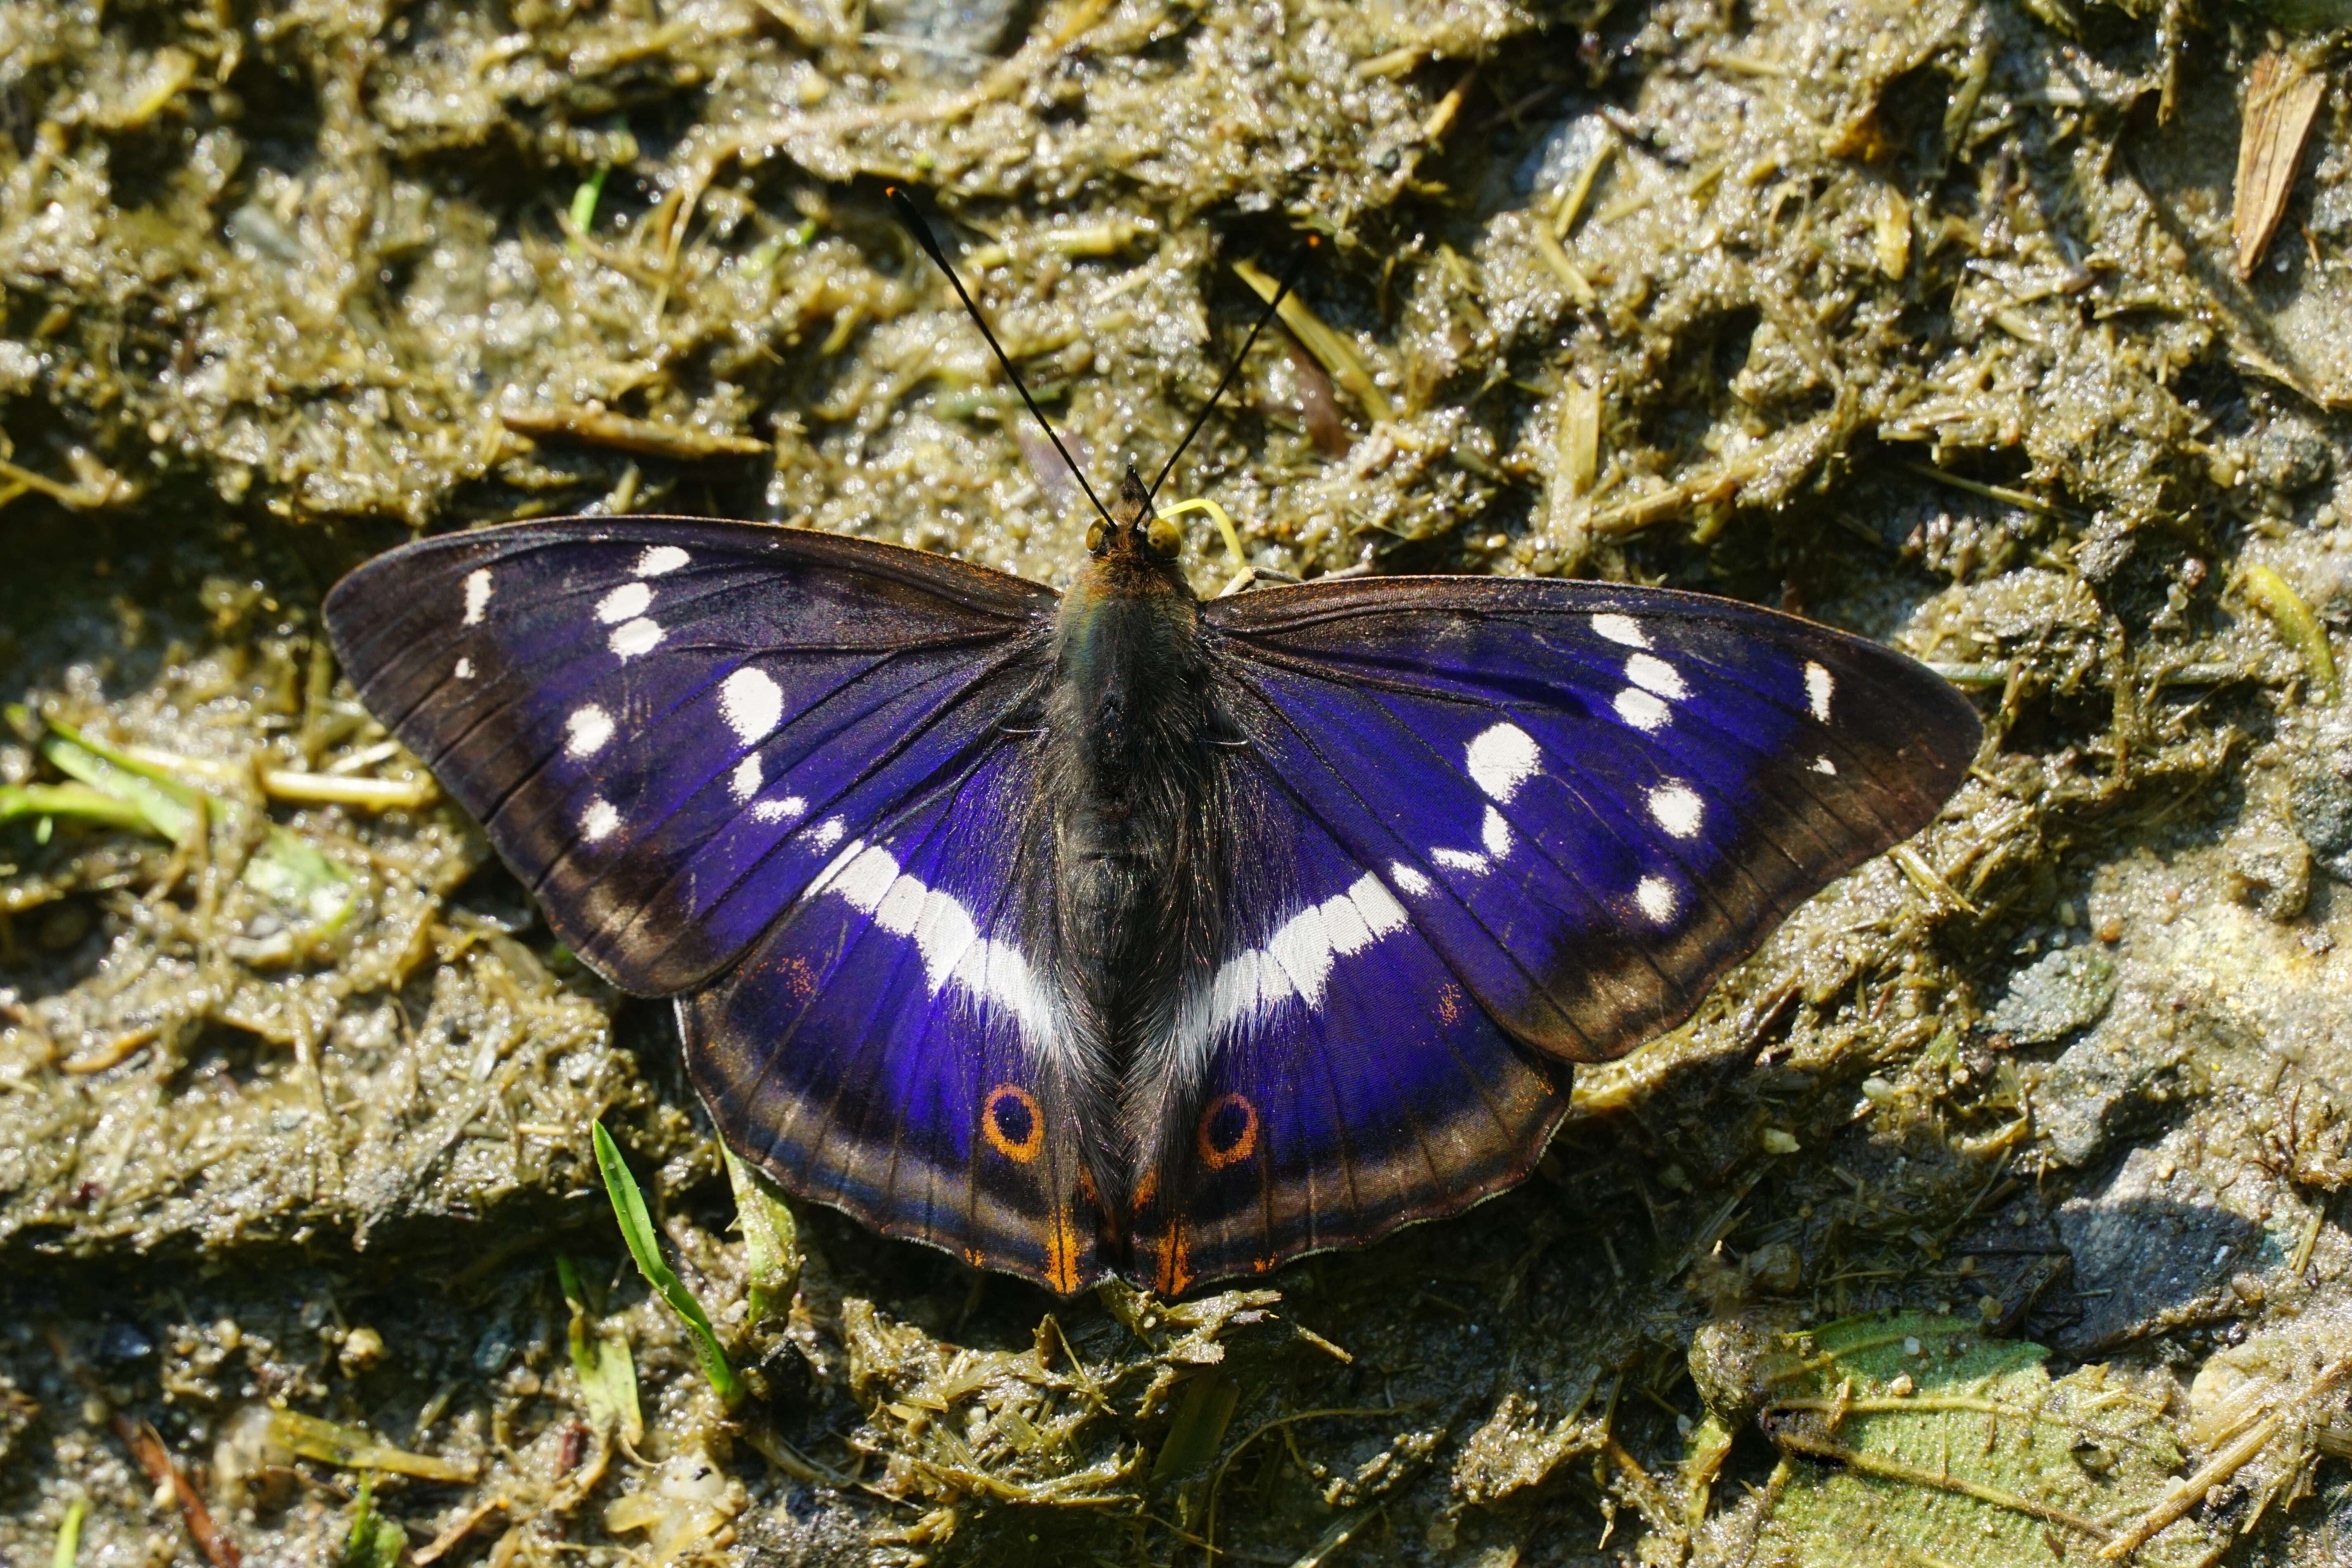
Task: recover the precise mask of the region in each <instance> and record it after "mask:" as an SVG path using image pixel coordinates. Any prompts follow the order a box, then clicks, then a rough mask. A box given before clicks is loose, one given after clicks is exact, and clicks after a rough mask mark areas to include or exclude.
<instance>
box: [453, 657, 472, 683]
mask: <svg viewBox="0 0 2352 1568" xmlns="http://www.w3.org/2000/svg"><path fill="white" fill-rule="evenodd" d="M449 673H450V674H452V675H454V676H456V677H457V679H460V680H471V679H474V661H473V660H472V659H470V658H461V659H459V660H458V661H457V668H455V669H453V670H451V671H450V672H449Z"/></svg>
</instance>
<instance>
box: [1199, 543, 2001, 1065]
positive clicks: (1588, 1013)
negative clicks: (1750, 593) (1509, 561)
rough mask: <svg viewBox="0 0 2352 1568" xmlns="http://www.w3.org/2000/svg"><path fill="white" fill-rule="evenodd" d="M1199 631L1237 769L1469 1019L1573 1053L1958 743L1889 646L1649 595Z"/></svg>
mask: <svg viewBox="0 0 2352 1568" xmlns="http://www.w3.org/2000/svg"><path fill="white" fill-rule="evenodd" d="M1207 616H1208V618H1209V621H1210V623H1211V624H1212V625H1213V626H1215V627H1216V628H1217V629H1218V631H1219V632H1220V633H1221V634H1222V636H1221V638H1220V641H1221V646H1222V647H1223V650H1224V652H1225V653H1226V654H1227V655H1228V656H1229V659H1228V662H1229V665H1230V668H1231V669H1232V671H1233V689H1232V691H1231V693H1230V694H1229V698H1228V700H1229V702H1230V703H1231V706H1232V708H1233V713H1234V721H1236V722H1237V723H1238V724H1239V725H1240V727H1241V729H1242V731H1244V733H1245V734H1246V735H1247V736H1248V738H1249V741H1250V744H1251V747H1252V749H1253V752H1255V756H1256V758H1257V759H1258V760H1259V761H1260V763H1262V765H1263V766H1264V767H1265V768H1266V769H1267V770H1268V771H1269V772H1270V773H1273V774H1274V775H1276V776H1277V777H1279V778H1280V780H1281V781H1282V783H1283V784H1284V786H1285V787H1286V789H1288V790H1289V791H1290V792H1292V793H1293V795H1295V796H1296V798H1297V800H1298V802H1299V803H1300V805H1301V807H1302V809H1304V810H1306V811H1307V812H1308V813H1310V814H1311V815H1312V816H1313V817H1314V819H1315V820H1316V821H1317V822H1318V823H1319V824H1320V825H1321V826H1322V827H1323V828H1324V829H1325V830H1326V831H1327V832H1328V834H1329V835H1330V837H1332V839H1333V840H1334V841H1336V842H1337V843H1338V844H1339V845H1340V846H1342V847H1344V848H1345V849H1346V850H1347V852H1348V853H1349V856H1350V857H1352V858H1353V860H1354V861H1355V863H1356V864H1358V865H1360V866H1361V867H1362V868H1364V869H1365V870H1366V871H1367V872H1369V873H1370V874H1371V875H1373V876H1375V877H1377V878H1378V879H1379V881H1380V885H1381V887H1382V888H1383V889H1385V890H1386V891H1387V893H1388V895H1389V896H1390V897H1391V898H1392V899H1393V900H1395V901H1396V903H1397V904H1398V905H1399V906H1400V907H1401V908H1402V910H1404V911H1405V913H1406V915H1407V917H1408V918H1409V919H1410V920H1411V921H1412V926H1413V928H1414V930H1415V931H1417V932H1418V933H1420V935H1421V936H1423V938H1425V939H1426V940H1427V942H1429V944H1430V946H1431V947H1432V948H1433V950H1434V952H1436V954H1437V955H1438V957H1439V958H1440V959H1441V960H1442V961H1443V963H1444V967H1445V970H1446V972H1447V973H1449V974H1450V975H1451V976H1452V977H1453V979H1454V981H1455V982H1456V983H1458V984H1460V985H1461V986H1462V987H1463V988H1464V989H1465V991H1467V992H1468V994H1470V995H1471V996H1472V997H1473V998H1475V1001H1476V1002H1477V1004H1478V1005H1479V1006H1480V1007H1481V1008H1483V1009H1484V1010H1485V1011H1486V1014H1487V1015H1488V1016H1491V1017H1492V1018H1493V1019H1494V1020H1495V1021H1496V1023H1497V1024H1499V1025H1501V1026H1502V1027H1503V1028H1504V1029H1505V1030H1507V1032H1508V1033H1509V1034H1511V1035H1512V1036H1513V1037H1516V1038H1517V1039H1519V1040H1521V1041H1523V1042H1526V1043H1527V1044H1528V1045H1530V1046H1533V1047H1536V1048H1538V1050H1541V1051H1543V1052H1545V1053H1547V1054H1549V1055H1551V1056H1555V1057H1559V1058H1566V1059H1571V1060H1581V1061H1592V1060H1599V1059H1602V1058H1609V1057H1614V1056H1618V1055H1621V1054H1622V1053H1623V1052H1624V1051H1626V1050H1629V1049H1631V1048H1632V1047H1634V1046H1636V1045H1638V1044H1640V1043H1641V1042H1642V1041H1643V1040H1644V1039H1647V1038H1648V1037H1651V1036H1653V1035H1654V1034H1656V1033H1657V1032H1659V1031H1660V1030H1662V1029H1664V1028H1666V1027H1668V1026H1671V1025H1673V1024H1674V1023H1675V1022H1677V1021H1678V1020H1680V1019H1681V1018H1682V1017H1684V1016H1685V1015H1686V1014H1688V1013H1689V1011H1690V1010H1691V1008H1692V1007H1693V1006H1695V1005H1696V1004H1697V1002H1698V1000H1699V998H1700V997H1701V996H1702V995H1703V994H1705V992H1706V987H1707V986H1708V984H1711V983H1712V982H1713V981H1714V979H1715V978H1716V977H1717V975H1718V974H1720V973H1722V972H1723V971H1724V970H1725V969H1726V968H1727V967H1728V966H1729V965H1731V964H1732V963H1736V962H1737V961H1738V959H1740V958H1741V957H1743V956H1745V955H1746V954H1747V953H1748V952H1750V951H1752V950H1753V949H1754V948H1755V946H1756V945H1757V943H1758V942H1761V941H1762V940H1763V939H1764V937H1765V936H1766V935H1767V934H1769V932H1770V931H1772V930H1773V928H1774V927H1775V926H1777V925H1779V924H1780V921H1782V920H1784V919H1786V918H1787V916H1788V915H1789V914H1790V911H1792V910H1795V909H1796V907H1797V906H1798V905H1799V904H1800V903H1801V902H1802V901H1804V900H1806V899H1807V898H1809V897H1810V896H1811V895H1812V894H1813V893H1814V892H1815V891H1817V890H1818V889H1821V888H1822V886H1823V885H1824V884H1825V883H1827V882H1828V881H1830V880H1831V879H1832V878H1835V877H1837V876H1839V875H1841V874H1843V872H1845V871H1847V870H1849V869H1851V868H1853V867H1854V866H1855V865H1857V864H1859V863H1860V862H1862V861H1863V860H1864V859H1866V858H1869V857H1871V856H1873V855H1875V854H1877V853H1879V852H1880V851H1882V850H1884V849H1885V848H1887V847H1890V846H1892V845H1895V844H1896V843H1899V842H1901V841H1902V840H1903V839H1905V838H1906V837H1910V836H1911V835H1912V834H1914V833H1916V832H1917V831H1918V830H1919V829H1920V828H1921V827H1922V826H1926V825H1927V822H1928V821H1929V820H1930V819H1931V818H1932V817H1933V816H1935V814H1936V812H1937V810H1938V809H1939V808H1940V807H1941V805H1943V803H1944V801H1945V800H1946V799H1947V798H1948V796H1949V795H1951V793H1952V791H1953V790H1954V789H1955V788H1957V787H1958V784H1959V781H1960V778H1961V776H1962V774H1963V773H1964V772H1965V770H1966V769H1967V767H1968V765H1969V762H1970V760H1971V759H1972V758H1973V757H1974V755H1975V752H1976V748H1977V744H1978V741H1979V725H1978V722H1977V719H1976V716H1975V714H1974V712H1973V711H1972V710H1970V709H1969V706H1968V704H1967V703H1966V701H1965V700H1963V699H1962V698H1961V697H1960V696H1959V695H1958V693H1957V692H1955V691H1954V690H1953V689H1951V688H1950V687H1949V686H1948V685H1946V684H1945V683H1944V682H1943V681H1941V680H1939V679H1937V678H1936V677H1935V676H1934V675H1933V674H1931V673H1930V672H1929V671H1927V669H1925V668H1922V667H1921V666H1919V665H1918V664H1916V663H1915V662H1913V661H1912V660H1910V659H1908V658H1904V657H1903V656H1902V655H1900V654H1897V653H1895V652H1894V651H1892V650H1890V649H1888V648H1885V647H1880V646H1879V645H1877V644H1874V643H1871V642H1867V641H1864V640H1863V639H1861V638H1858V637H1849V636H1846V635H1844V634H1843V633H1839V632H1835V631H1832V630H1830V629H1829V628H1827V627H1824V626H1816V625H1814V624H1812V623H1811V622H1808V621H1801V620H1799V619H1796V618H1795V617H1793V616H1783V615H1779V614H1775V613H1773V612H1771V611H1768V610H1761V609H1757V608H1754V607H1752V606H1749V605H1739V604H1735V603H1731V602H1727V601H1725V600H1720V599H1714V598H1707V597H1704V596H1701V595H1690V594H1682V593H1676V592H1674V591H1672V590H1667V589H1657V588H1635V587H1624V586H1619V585H1612V584H1592V583H1562V582H1525V581H1509V580H1503V579H1485V578H1466V577H1465V578H1420V579H1412V578H1391V579H1381V580H1362V581H1356V582H1349V583H1344V584H1329V585H1328V586H1327V585H1320V584H1309V585H1307V586H1304V587H1297V588H1285V589H1274V590H1268V591H1263V592H1258V593H1253V594H1244V595H1237V596H1235V597H1234V598H1230V599H1223V600H1219V601H1217V602H1215V603H1214V604H1213V605H1210V606H1209V607H1208V610H1207ZM1436 1005H1437V1004H1436V1000H1435V998H1434V997H1433V998H1431V999H1430V1000H1429V1001H1428V1002H1426V1003H1424V1004H1423V1008H1424V1010H1427V1009H1429V1008H1433V1007H1434V1006H1436Z"/></svg>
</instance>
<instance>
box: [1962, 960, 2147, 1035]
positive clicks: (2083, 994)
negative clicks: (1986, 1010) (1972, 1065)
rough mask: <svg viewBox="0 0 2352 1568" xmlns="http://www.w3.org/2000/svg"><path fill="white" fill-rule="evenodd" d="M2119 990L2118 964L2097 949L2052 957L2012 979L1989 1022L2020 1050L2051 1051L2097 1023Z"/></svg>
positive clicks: (1993, 1010) (1987, 1020)
mask: <svg viewBox="0 0 2352 1568" xmlns="http://www.w3.org/2000/svg"><path fill="white" fill-rule="evenodd" d="M2115 996H2116V965H2115V961H2114V960H2113V959H2111V958H2109V957H2108V956H2107V955H2106V954H2105V953H2104V952H2099V951H2098V950H2097V949H2096V948H2070V949H2066V950H2063V951H2061V952H2053V953H2051V954H2050V955H2048V956H2047V957H2045V958H2043V959H2042V960H2041V961H2040V962H2039V963H2033V964H2030V965H2028V966H2027V967H2026V968H2024V969H2021V970H2020V971H2018V973H2015V974H2013V975H2011V977H2010V981H2009V990H2008V993H2007V994H2005V995H2003V996H2002V997H2001V999H2000V1002H1999V1003H1997V1004H1996V1005H1994V1007H1993V1009H1992V1011H1991V1012H1990V1014H1989V1015H1987V1016H1986V1019H1985V1022H1986V1023H1987V1024H1988V1025H1990V1026H1991V1028H1992V1029H1993V1030H1994V1031H1995V1032H1996V1033H1999V1034H2004V1035H2007V1036H2009V1037H2011V1040H2013V1041H2014V1042H2015V1043H2016V1044H2018V1045H2021V1046H2046V1045H2050V1044H2052V1043H2053V1042H2055V1041H2058V1040H2061V1039H2063V1038H2064V1037H2066V1036H2068V1035H2071V1034H2073V1033H2074V1031H2075V1030H2077V1029H2081V1028H2086V1027H2088V1026H2090V1025H2093V1024H2095V1023H2097V1022H2098V1021H2099V1019H2100V1018H2101V1017H2103V1016H2105V1013H2106V1011H2107V1005H2108V1004H2110V1003H2111V1002H2113V1001H2114V1000H2115Z"/></svg>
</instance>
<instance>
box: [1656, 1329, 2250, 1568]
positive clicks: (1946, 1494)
mask: <svg viewBox="0 0 2352 1568" xmlns="http://www.w3.org/2000/svg"><path fill="white" fill-rule="evenodd" d="M2048 1355H2049V1352H2047V1351H2045V1350H2044V1349H2042V1346H2040V1345H2037V1344H2032V1343H2028V1342H2021V1341H2016V1340H1998V1339H1992V1338H1989V1337H1987V1335H1986V1334H1985V1333H1984V1331H1983V1329H1982V1326H1981V1325H1979V1324H1976V1323H1971V1322H1967V1321H1962V1320H1959V1319H1957V1318H1946V1317H1936V1316H1931V1315H1927V1314H1924V1313H1905V1314H1899V1315H1895V1316H1892V1317H1873V1318H1853V1319H1844V1320H1841V1321H1837V1322H1833V1323H1829V1324H1825V1325H1823V1326H1822V1327H1821V1328H1818V1329H1815V1330H1812V1331H1810V1332H1809V1333H1803V1334H1791V1335H1786V1336H1780V1337H1779V1338H1778V1340H1777V1342H1776V1343H1775V1344H1774V1346H1773V1347H1772V1348H1771V1349H1769V1351H1767V1352H1765V1353H1764V1354H1763V1355H1762V1356H1761V1358H1760V1359H1759V1363H1758V1364H1757V1366H1756V1374H1757V1375H1756V1379H1755V1385H1754V1392H1755V1393H1756V1394H1759V1395H1760V1396H1761V1398H1762V1403H1763V1406H1764V1409H1763V1416H1762V1422H1763V1426H1764V1428H1765V1430H1766V1431H1767V1432H1768V1433H1769V1435H1770V1436H1771V1437H1772V1439H1773V1440H1774V1442H1776V1443H1777V1444H1779V1445H1780V1449H1781V1452H1782V1453H1783V1454H1784V1455H1785V1456H1787V1461H1786V1462H1787V1471H1788V1484H1787V1485H1786V1487H1785V1488H1783V1489H1780V1492H1779V1493H1778V1496H1777V1499H1776V1500H1772V1501H1770V1502H1769V1503H1768V1504H1767V1505H1766V1506H1767V1509H1768V1510H1769V1511H1768V1512H1767V1516H1766V1518H1765V1519H1764V1521H1763V1528H1762V1529H1761V1531H1759V1534H1758V1537H1757V1552H1756V1557H1757V1561H1759V1562H1768V1561H1772V1562H1794V1563H1806V1564H1808V1568H1815V1565H1818V1568H1882V1565H1885V1568H1894V1565H1895V1564H1904V1565H1906V1568H1913V1565H1916V1564H1919V1563H1968V1564H1970V1565H1971V1568H2027V1565H2029V1564H2030V1565H2031V1568H2050V1565H2051V1564H2052V1563H2053V1562H2054V1561H2057V1560H2059V1559H2060V1558H2062V1557H2063V1559H2064V1560H2066V1561H2070V1562H2074V1561H2079V1562H2089V1563H2097V1562H2099V1561H2101V1557H2100V1552H2101V1551H2102V1549H2103V1548H2105V1546H2107V1545H2108V1544H2110V1543H2111V1542H2115V1541H2116V1539H2117V1531H2118V1528H2119V1525H2120V1524H2121V1522H2122V1521H2128V1520H2130V1519H2131V1518H2132V1517H2133V1516H2135V1515H2137V1514H2139V1513H2141V1512H2142V1511H2144V1510H2146V1509H2147V1508H2148V1507H2149V1506H2150V1505H2151V1504H2153V1503H2154V1502H2156V1501H2157V1500H2158V1499H2159V1498H2161V1497H2162V1496H2164V1495H2165V1493H2166V1489H2167V1488H2168V1487H2169V1486H2170V1484H2171V1482H2172V1479H2173V1473H2174V1471H2175V1470H2176V1469H2177V1468H2179V1463H2180V1458H2181V1454H2180V1448H2179V1445H2178V1443H2177V1442H2176V1441H2175V1439H2174V1436H2173V1434H2172V1431H2171V1428H2170V1427H2169V1426H2168V1424H2167V1423H2166V1422H2165V1420H2164V1419H2163V1412H2164V1407H2165V1406H2164V1399H2163V1397H2162V1396H2161V1394H2155V1393H2150V1392H2147V1391H2144V1390H2142V1389H2140V1388H2139V1387H2138V1386H2137V1385H2136V1384H2132V1383H2131V1382H2130V1381H2128V1380H2127V1379H2126V1378H2123V1377H2120V1376H2117V1375H2115V1374H2113V1373H2109V1372H2108V1370H2107V1369H2106V1368H2105V1367H2103V1366H2089V1367H2084V1368H2082V1369H2080V1370H2078V1371H2076V1372H2074V1373H2069V1374H2068V1375H2067V1376H2065V1377H2063V1378H2060V1379H2056V1380H2053V1379H2052V1378H2051V1376H2050V1374H2049V1373H2048V1372H2046V1371H2045V1370H2044V1369H2043V1367H2042V1363H2043V1361H2044V1360H2045V1359H2047V1357H2048ZM1700 1437H1701V1434H1699V1433H1694V1434H1693V1451H1692V1452H1691V1453H1690V1454H1689V1455H1688V1457H1687V1458H1686V1459H1685V1464H1689V1465H1695V1466H1704V1465H1705V1464H1706V1459H1705V1458H1704V1457H1703V1456H1702V1455H1701V1454H1699V1453H1698V1452H1697V1451H1696V1448H1697V1444H1698V1442H1699V1441H1700ZM2217 1544H2218V1542H2217V1541H2216V1540H2213V1539H2209V1538H2208V1536H2207V1534H2206V1533H2205V1530H2204V1527H2203V1526H2202V1525H2201V1524H2199V1523H2197V1522H2196V1521H2188V1520H2184V1521H2180V1522H2179V1523H2178V1524H2176V1525H2175V1526H2173V1527H2172V1528H2170V1529H2168V1530H2167V1531H2163V1532H2162V1533H2159V1534H2158V1535H2157V1537H2156V1538H2155V1540H2153V1541H2151V1542H2148V1543H2147V1545H2146V1546H2144V1547H2142V1548H2141V1549H2140V1550H2139V1552H2138V1554H2137V1556H2136V1558H2135V1559H2134V1561H2135V1562H2137V1563H2140V1564H2142V1565H2144V1568H2171V1565H2175V1564H2186V1563H2193V1562H2199V1561H2201V1560H2204V1558H2205V1555H2206V1553H2208V1552H2210V1551H2211V1550H2213V1549H2214V1548H2215V1547H2216V1545H2217Z"/></svg>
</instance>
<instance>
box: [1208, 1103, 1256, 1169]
mask: <svg viewBox="0 0 2352 1568" xmlns="http://www.w3.org/2000/svg"><path fill="white" fill-rule="evenodd" d="M1256 1152H1257V1107H1256V1106H1255V1105H1252V1104H1251V1103H1250V1102H1249V1100H1248V1099H1247V1098H1246V1097H1244V1096H1243V1095H1238V1094H1227V1095H1220V1096H1219V1097H1218V1098H1217V1099H1215V1100H1211V1101H1210V1102H1209V1109H1208V1110H1204V1111H1202V1112H1201V1159H1202V1163H1205V1164H1207V1166H1208V1167H1209V1169H1211V1170H1212V1171H1222V1170H1223V1169H1224V1168H1225V1167H1226V1166H1228V1165H1238V1164H1240V1163H1242V1162H1243V1161H1244V1160H1246V1159H1248V1158H1249V1157H1250V1156H1251V1155H1252V1154H1255V1153H1256Z"/></svg>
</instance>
